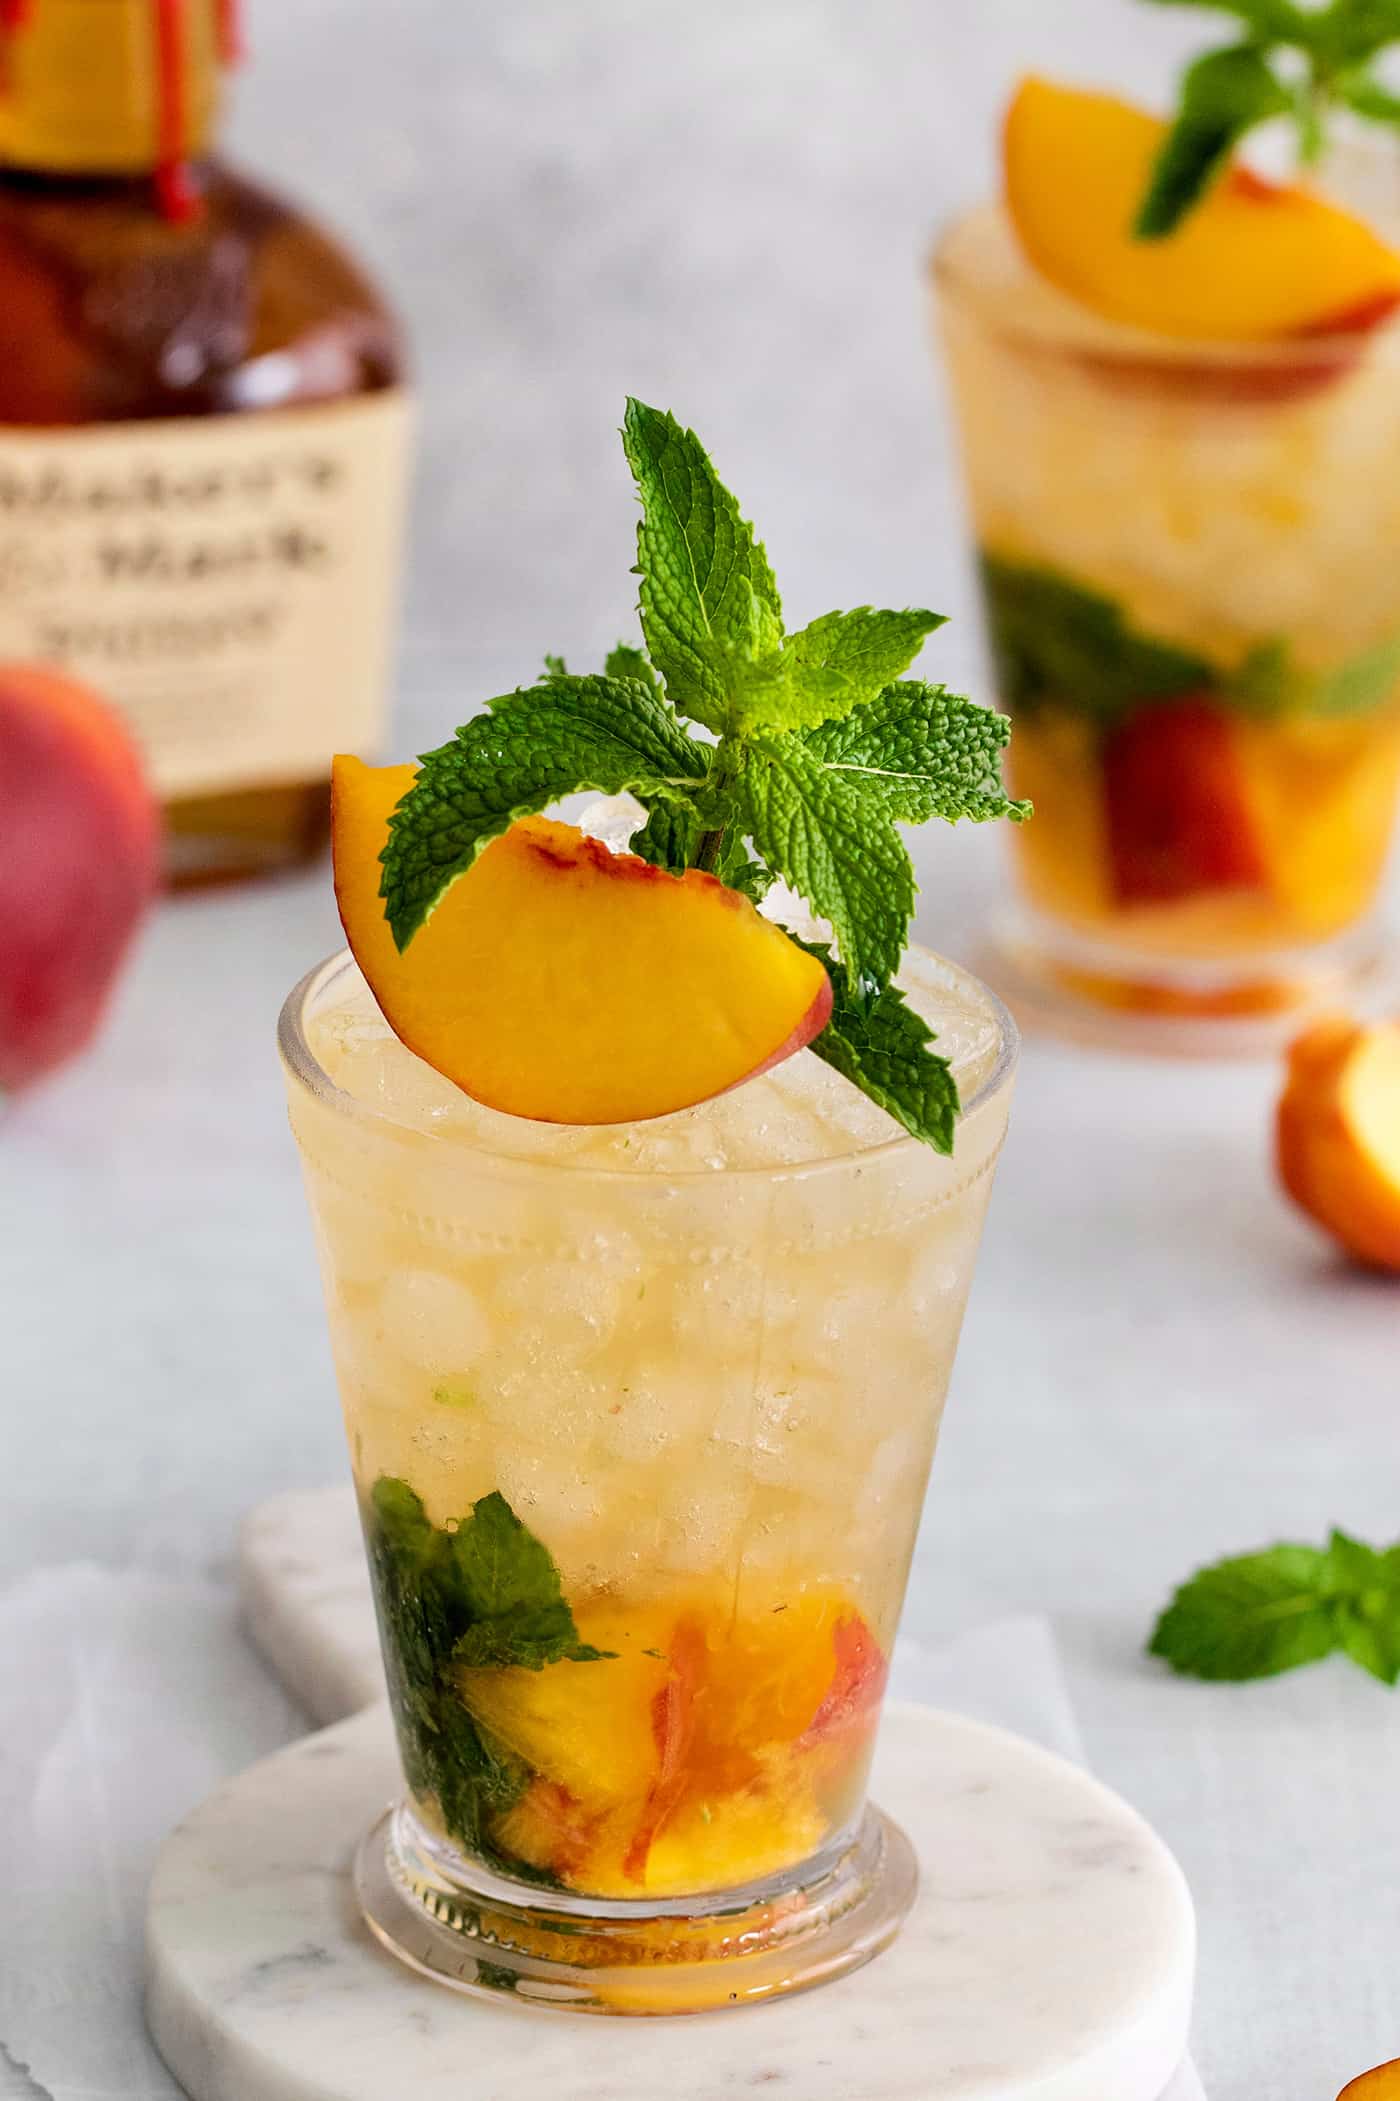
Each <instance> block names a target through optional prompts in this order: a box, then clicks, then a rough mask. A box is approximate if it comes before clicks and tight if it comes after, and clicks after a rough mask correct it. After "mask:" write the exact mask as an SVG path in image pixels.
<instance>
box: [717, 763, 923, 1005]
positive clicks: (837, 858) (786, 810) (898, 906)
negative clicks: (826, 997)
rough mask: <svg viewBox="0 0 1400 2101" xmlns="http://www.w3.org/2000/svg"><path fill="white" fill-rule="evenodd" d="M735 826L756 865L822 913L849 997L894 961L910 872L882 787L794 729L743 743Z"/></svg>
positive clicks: (910, 904) (908, 904) (905, 924)
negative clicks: (840, 765)
mask: <svg viewBox="0 0 1400 2101" xmlns="http://www.w3.org/2000/svg"><path fill="white" fill-rule="evenodd" d="M740 788H741V792H742V794H743V798H744V820H743V821H744V829H745V830H746V831H747V832H748V834H749V836H750V837H751V838H752V840H753V842H754V845H755V847H756V848H757V849H758V854H759V858H760V859H761V860H762V861H763V862H764V863H765V865H766V866H767V867H769V868H771V869H773V870H774V871H775V873H776V874H778V875H780V876H782V877H783V878H784V880H785V881H786V882H789V883H790V884H791V885H792V887H793V889H794V890H796V891H797V892H798V893H799V894H800V895H801V896H802V897H805V898H806V900H807V902H808V904H809V905H811V907H812V909H813V911H815V912H817V913H818V914H819V915H820V916H821V917H822V918H823V919H829V920H830V922H831V925H832V927H833V929H834V931H835V934H836V939H837V943H838V945H839V947H840V951H841V960H842V962H843V963H844V964H845V965H846V968H847V970H848V972H849V973H850V976H851V979H852V982H853V985H854V987H855V997H856V998H857V1000H859V999H860V998H862V997H864V996H866V995H867V993H868V991H869V990H870V988H871V987H872V986H879V985H883V984H886V983H888V981H889V979H890V978H892V977H893V976H894V974H895V972H896V970H897V969H898V968H899V959H900V957H901V955H902V954H903V952H904V942H905V937H906V935H907V933H908V929H909V920H910V917H911V915H912V913H913V910H914V870H913V867H912V865H911V863H910V860H909V855H908V852H907V851H906V849H905V846H904V842H903V840H902V839H901V838H900V836H899V834H898V832H897V831H896V830H895V828H894V823H893V821H892V819H891V816H890V812H889V805H888V802H887V800H886V796H885V793H884V791H883V790H881V789H880V788H879V787H871V786H870V785H869V783H868V782H866V781H865V780H863V779H862V778H861V776H860V775H859V774H857V773H855V772H848V773H841V772H838V771H836V770H835V769H834V768H829V767H828V766H827V765H826V764H825V762H824V760H823V759H822V758H821V757H820V756H819V755H818V754H817V753H816V752H814V751H812V750H810V749H809V748H808V746H807V745H806V744H805V743H804V742H803V741H802V740H801V739H800V738H797V737H791V736H788V737H784V736H780V735H769V736H762V737H753V738H751V739H749V740H748V741H747V744H746V757H745V767H744V772H743V775H742V777H741V781H740Z"/></svg>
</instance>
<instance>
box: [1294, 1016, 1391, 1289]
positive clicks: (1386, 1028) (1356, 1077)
mask: <svg viewBox="0 0 1400 2101" xmlns="http://www.w3.org/2000/svg"><path fill="white" fill-rule="evenodd" d="M1277 1157H1278V1171H1279V1175H1280V1178H1281V1179H1282V1182H1283V1186H1284V1188H1285V1189H1286V1190H1287V1191H1288V1194H1289V1195H1290V1196H1291V1197H1292V1198H1293V1200H1294V1202H1295V1203H1296V1204H1298V1205H1300V1206H1301V1207H1302V1209H1303V1210H1304V1211H1306V1212H1307V1213H1308V1215H1309V1217H1310V1218H1312V1219H1314V1220H1316V1222H1317V1223H1318V1225H1320V1226H1322V1227H1323V1228H1324V1229H1325V1230H1326V1231H1327V1232H1329V1233H1330V1234H1331V1235H1332V1236H1333V1238H1334V1239H1335V1240H1338V1241H1340V1243H1341V1245H1342V1246H1343V1247H1344V1248H1345V1249H1346V1250H1347V1252H1348V1253H1349V1254H1352V1255H1354V1256H1355V1257H1356V1258H1357V1260H1358V1261H1360V1262H1365V1263H1368V1264H1370V1265H1371V1267H1372V1268H1376V1269H1389V1270H1400V1023H1396V1022H1376V1023H1370V1024H1361V1023H1357V1022H1352V1021H1348V1020H1345V1019H1341V1018H1337V1019H1332V1020H1326V1021H1319V1022H1315V1023H1314V1024H1313V1026H1312V1027H1311V1028H1310V1029H1307V1030H1305V1031H1304V1033H1303V1034H1302V1035H1301V1036H1300V1037H1299V1038H1298V1040H1297V1042H1296V1043H1295V1044H1294V1045H1293V1047H1292V1049H1291V1050H1290V1052H1289V1057H1288V1079H1287V1084H1286V1085H1285V1087H1284V1091H1283V1096H1282V1099H1281V1100H1280V1102H1279V1105H1278V1130H1277Z"/></svg>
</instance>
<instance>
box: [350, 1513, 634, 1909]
mask: <svg viewBox="0 0 1400 2101" xmlns="http://www.w3.org/2000/svg"><path fill="white" fill-rule="evenodd" d="M364 1527H365V1542H366V1546H367V1548H368V1553H369V1564H370V1574H371V1578H372V1581H373V1587H374V1600H375V1609H376V1612H377V1614H378V1618H379V1628H380V1635H381V1639H382V1645H383V1651H384V1666H385V1674H386V1677H387V1679H388V1685H389V1698H390V1704H391V1706H392V1708H393V1711H394V1720H395V1724H396V1726H397V1729H398V1736H399V1744H400V1749H401V1751H402V1754H403V1762H404V1773H405V1776H406V1778H407V1780H408V1784H409V1786H410V1787H411V1788H412V1789H413V1791H414V1793H415V1794H422V1795H429V1796H432V1797H433V1798H434V1799H435V1800H436V1802H437V1805H438V1808H439V1810H440V1812H441V1814H442V1819H443V1823H444V1825H445V1827H446V1829H447V1831H448V1833H449V1835H450V1836H451V1837H452V1838H454V1839H456V1840H457V1841H458V1843H459V1844H461V1845H464V1846H467V1847H469V1848H471V1849H472V1851H474V1852H476V1853H478V1854H479V1855H480V1856H481V1857H482V1858H483V1859H485V1860H486V1861H487V1862H488V1863H489V1864H490V1865H492V1866H496V1867H499V1868H501V1869H502V1870H503V1871H505V1872H507V1873H509V1874H513V1875H517V1876H524V1877H525V1878H526V1879H527V1880H529V1881H532V1882H538V1883H541V1884H543V1885H545V1886H549V1885H552V1884H554V1882H555V1878H554V1877H553V1876H551V1875H549V1874H547V1873H545V1872H543V1871H541V1870H539V1869H535V1868H530V1867H529V1866H528V1865H527V1864H526V1863H524V1862H521V1861H517V1860H515V1859H513V1858H511V1859H507V1858H505V1857H504V1856H503V1855H502V1854H501V1853H500V1852H499V1851H498V1850H497V1848H496V1847H495V1846H494V1845H493V1843H492V1838H491V1827H492V1822H493V1819H494V1818H495V1817H496V1816H497V1815H498V1814H499V1813H500V1811H502V1810H503V1809H508V1808H509V1807H510V1806H511V1804H512V1803H514V1802H516V1801H518V1800H519V1798H520V1796H521V1794H522V1793H523V1792H524V1790H525V1788H526V1787H527V1786H528V1784H529V1781H530V1778H531V1774H530V1769H529V1768H528V1767H527V1766H526V1765H525V1764H524V1762H523V1761H522V1760H521V1759H519V1758H517V1757H516V1756H515V1755H514V1754H513V1753H511V1752H509V1751H507V1750H506V1749H505V1747H504V1746H503V1745H501V1744H498V1743H497V1742H496V1741H495V1740H494V1738H493V1737H492V1736H491V1735H490V1733H489V1731H488V1730H486V1729H484V1728H483V1727H481V1725H480V1724H479V1723H477V1722H476V1721H475V1719H474V1718H473V1716H472V1714H471V1713H470V1711H469V1710H468V1708H467V1706H466V1704H465V1702H464V1699H463V1692H462V1686H461V1683H460V1681H459V1674H460V1672H461V1670H462V1669H463V1667H464V1665H465V1666H470V1667H472V1668H478V1669H481V1668H488V1669H502V1668H504V1669H514V1668H519V1667H522V1666H523V1667H524V1668H525V1669H528V1670H539V1669H541V1668H542V1667H543V1666H544V1665H545V1664H546V1663H553V1662H557V1661H561V1660H564V1659H568V1660H571V1661H573V1662H578V1663H587V1662H600V1661H603V1660H605V1659H604V1655H603V1652H602V1651H600V1650H598V1649H594V1648H590V1647H588V1646H587V1645H586V1644H584V1643H581V1642H580V1641H579V1639H578V1635H577V1630H576V1628H575V1626H574V1619H573V1613H572V1612H571V1610H570V1608H569V1605H568V1602H567V1600H566V1599H565V1598H564V1596H563V1592H562V1589H561V1586H560V1582H559V1571H558V1569H557V1567H556V1566H555V1564H554V1561H553V1558H552V1556H551V1555H550V1554H549V1552H548V1550H547V1548H546V1547H545V1546H544V1545H543V1544H542V1542H541V1541H540V1540H538V1539H536V1538H535V1537H534V1535H533V1534H532V1533H531V1532H529V1531H527V1529H526V1528H525V1526H524V1525H522V1524H521V1522H520V1520H519V1519H518V1518H517V1517H516V1516H515V1513H514V1512H513V1511H512V1510H511V1508H510V1505H509V1504H508V1503H507V1502H506V1500H505V1498H504V1497H503V1496H501V1495H499V1494H492V1495H489V1496H483V1497H482V1499H481V1501H480V1502H478V1503H477V1504H476V1505H475V1506H474V1508H473V1510H472V1512H471V1513H470V1515H469V1516H468V1517H467V1518H465V1519H464V1520H463V1522H462V1523H461V1524H460V1525H459V1526H458V1527H457V1528H456V1529H455V1530H453V1529H452V1528H451V1527H447V1526H442V1527H438V1526H435V1525H434V1524H433V1522H432V1520H431V1519H430V1518H429V1516H428V1514H427V1511H426V1509H425V1507H424V1504H423V1501H422V1498H421V1497H420V1496H419V1495H418V1494H417V1493H416V1491H415V1490H414V1489H412V1488H411V1487H410V1486H409V1484H408V1483H407V1482H406V1481H402V1480H398V1479H396V1478H394V1477H393V1476H391V1475H381V1476H380V1478H379V1480H377V1481H376V1482H375V1484H374V1487H373V1488H372V1489H371V1491H370V1493H369V1495H368V1497H367V1498H366V1499H365V1504H364Z"/></svg>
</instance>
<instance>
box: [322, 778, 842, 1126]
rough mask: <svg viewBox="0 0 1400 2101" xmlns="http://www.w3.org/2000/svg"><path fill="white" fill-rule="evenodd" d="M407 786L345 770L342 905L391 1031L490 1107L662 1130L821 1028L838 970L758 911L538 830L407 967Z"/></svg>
mask: <svg viewBox="0 0 1400 2101" xmlns="http://www.w3.org/2000/svg"><path fill="white" fill-rule="evenodd" d="M413 778H414V770H413V768H412V767H410V766H380V767H375V766H366V765H365V764H364V762H363V761H362V760H360V759H353V758H338V759H337V760H336V762H335V768H334V774H333V778H332V800H331V837H332V844H333V849H334V856H335V893H336V901H337V903H338V905H339V907H340V918H341V923H342V925H343V926H344V928H345V934H346V939H347V940H348V941H349V943H350V947H351V949H352V951H353V952H354V956H355V960H356V962H357V963H358V964H359V966H360V968H361V970H362V971H363V972H364V974H365V977H366V979H367V980H368V983H369V987H370V990H371V991H372V992H373V994H374V996H375V998H376V999H377V1000H378V1002H379V1005H380V1008H381V1009H382V1011H383V1014H384V1018H385V1019H386V1021H387V1022H388V1023H389V1026H390V1028H392V1029H393V1031H394V1033H395V1035H396V1036H398V1037H399V1039H400V1041H401V1042H403V1043H405V1044H407V1046H408V1048H409V1049H410V1050H412V1051H416V1052H417V1054H418V1056H419V1057H420V1058H423V1059H425V1060H426V1061H427V1063H428V1064H429V1065H432V1066H435V1067H436V1068H437V1070H438V1071H439V1072H440V1073H443V1074H444V1075H445V1076H446V1077H447V1078H448V1079H450V1080H452V1081H454V1082H455V1083H456V1085H457V1086H459V1087H461V1088H462V1089H463V1090H464V1092H466V1093H467V1094H470V1095H472V1096H473V1097H474V1098H475V1099H476V1100H477V1101H480V1102H484V1103H486V1104H487V1105H488V1107H490V1108H493V1109H502V1110H505V1111H507V1112H508V1113H509V1114H511V1115H514V1116H528V1117H533V1118H536V1119H537V1120H539V1121H541V1122H546V1123H576V1124H594V1123H631V1122H633V1121H638V1120H641V1119H643V1118H646V1117H652V1116H666V1115H669V1114H670V1113H671V1112H672V1111H673V1110H676V1109H685V1108H689V1107H690V1105H691V1104H692V1103H694V1102H700V1101H705V1100H706V1099H708V1097H709V1096H711V1095H714V1094H723V1093H724V1092H725V1091H726V1090H727V1089H728V1088H730V1087H736V1086H738V1085H739V1083H740V1082H741V1081H742V1080H746V1079H751V1078H753V1077H754V1076H755V1075H756V1074H757V1073H760V1072H764V1071H766V1070H767V1069H768V1068H769V1066H772V1065H776V1064H778V1063H779V1062H780V1061H781V1060H782V1059H784V1058H788V1057H791V1056H792V1054H793V1053H794V1052H795V1051H799V1050H801V1049H802V1048H803V1046H804V1045H805V1044H808V1043H810V1042H811V1040H812V1038H813V1037H814V1036H816V1035H818V1034H819V1033H820V1032H821V1030H822V1029H824V1028H825V1026H826V1023H827V1020H828V1018H829V1016H830V1013H831V981H830V979H829V978H828V976H827V974H826V972H825V970H824V969H823V968H822V966H821V964H820V963H819V962H818V961H817V960H816V958H815V957H813V956H809V955H808V954H807V953H806V952H805V950H803V949H800V948H798V947H797V946H796V944H795V943H793V942H792V941H789V939H788V938H787V936H786V934H784V933H783V932H782V930H781V928H779V927H776V926H774V925H772V924H771V922H770V921H768V920H766V919H764V918H762V917H761V916H760V915H759V914H758V913H757V912H756V911H755V910H754V908H753V906H752V905H751V904H750V903H749V901H748V899H747V898H745V897H741V896H740V895H739V893H738V892H737V891H734V890H728V889H726V888H725V886H724V885H723V884H722V883H720V882H718V881H717V880H716V879H715V877H714V876H712V875H705V874H703V873H701V872H700V871H699V870H696V869H691V870H689V871H688V872H687V873H686V874H685V875H683V876H674V875H668V874H666V873H665V872H664V871H663V870H662V869H658V868H653V867H651V866H650V865H649V864H648V863H647V862H645V861H643V860H641V859H640V858H639V857H638V856H637V855H635V854H613V853H610V852H609V851H608V849H607V848H606V847H605V846H603V845H602V844H601V843H600V842H599V841H598V840H596V839H589V838H586V837H585V836H584V834H583V833H582V832H580V831H578V830H577V829H576V828H575V827H574V826H573V825H569V824H556V823H554V822H552V821H551V820H550V819H548V818H544V817H527V818H523V819H522V820H521V821H520V822H519V823H517V824H514V825H512V826H511V828H510V830H509V831H508V832H506V833H505V834H504V835H503V836H502V837H501V838H499V839H496V840H493V841H492V843H491V845H490V846H488V847H487V848H486V850H485V851H484V852H483V854H482V855H481V857H480V859H479V860H478V861H477V862H476V864H475V866H474V867H473V868H472V869H471V870H470V872H469V873H468V874H467V875H465V876H463V877H462V878H461V879H460V881H458V882H457V883H456V884H454V885H453V887H452V888H451V889H450V890H449V891H448V893H447V895H446V896H445V897H444V898H443V900H442V903H441V904H440V905H439V906H438V908H437V910H436V911H435V912H434V913H433V915H432V917H431V918H430V919H429V920H428V922H427V924H426V925H425V926H424V927H423V928H422V929H421V930H420V932H419V933H418V934H416V935H415V937H414V939H413V940H412V941H411V942H410V944H409V946H408V947H407V949H405V950H404V952H403V953H402V954H400V952H399V950H398V949H397V948H396V946H395V944H394V938H393V935H392V934H391V932H390V931H389V927H388V924H387V922H386V920H385V918H384V904H383V900H382V898H381V897H380V895H379V879H380V865H379V855H380V852H381V850H382V849H383V846H384V843H385V841H386V839H387V838H388V835H389V818H390V815H391V813H392V811H393V810H394V808H395V806H396V804H397V803H398V802H399V801H400V800H401V798H402V797H403V795H404V794H405V793H406V792H407V790H408V788H409V787H410V785H411V784H412V781H413Z"/></svg>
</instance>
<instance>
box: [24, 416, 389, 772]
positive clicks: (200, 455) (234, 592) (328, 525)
mask: <svg viewBox="0 0 1400 2101" xmlns="http://www.w3.org/2000/svg"><path fill="white" fill-rule="evenodd" d="M408 428H409V409H408V402H407V398H406V397H405V395H404V394H403V393H401V392H399V391H397V390H394V391H390V392H386V393H381V394H373V395H368V396H365V397H362V398H360V399H356V400H353V401H345V402H335V403H331V404H327V405H325V406H322V407H317V408H305V409H280V410H272V411H269V412H266V413H263V414H256V415H242V416H210V417H188V418H180V419H178V420H172V421H153V422H149V423H139V422H138V423H123V424H107V425H103V426H101V427H82V428H79V429H74V430H61V431H59V430H35V431H29V430H19V429H0V662H4V661H7V660H8V661H12V662H14V661H18V662H28V663H46V664H56V665H60V666H62V667H63V668H64V669H65V670H68V671H71V672H72V673H73V674H74V675H75V676H76V677H78V678H80V679H82V680H84V681H85V682H86V683H87V684H89V685H91V686H93V687H94V688H95V689H96V690H97V691H98V692H99V693H101V694H103V695H105V696H106V698H108V699H109V700H111V701H113V702H115V704H116V705H117V706H118V707H119V708H120V709H121V710H122V712H123V713H124V714H125V716H126V717H127V719H128V721H129V722H130V723H131V725H132V727H133V729H134V730H135V732H136V735H137V737H138V739H139V740H140V742H141V744H142V746H143V747H144V749H145V752H146V756H147V761H148V764H149V766H150V770H151V776H152V779H153V781H154V783H155V786H156V788H157V790H158V792H159V793H160V794H162V795H163V796H166V797H172V796H181V795H202V794H210V793H216V792H219V791H222V790H225V789H239V788H248V787H254V786H257V785H259V784H268V785H270V784H272V783H276V782H287V783H291V782H298V781H311V780H316V779H318V778H320V777H321V776H322V775H324V774H325V772H326V771H327V768H328V763H329V760H330V756H331V754H332V752H335V751H353V752H359V753H361V754H364V755H366V756H368V755H371V754H373V753H374V752H375V751H376V750H377V749H378V746H379V742H380V738H381V735H382V731H383V727H384V718H385V713H386V709H387V697H388V686H389V670H390V649H391V645H392V640H393V627H394V611H395V601H396V592H397V583H398V569H399V557H400V551H401V545H402V535H403V508H404V484H405V467H406V460H407V446H408Z"/></svg>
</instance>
